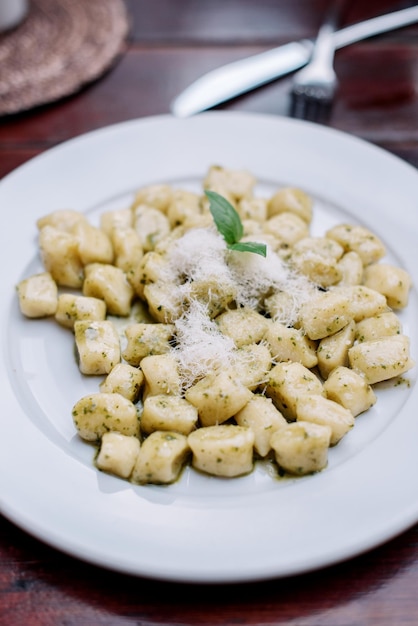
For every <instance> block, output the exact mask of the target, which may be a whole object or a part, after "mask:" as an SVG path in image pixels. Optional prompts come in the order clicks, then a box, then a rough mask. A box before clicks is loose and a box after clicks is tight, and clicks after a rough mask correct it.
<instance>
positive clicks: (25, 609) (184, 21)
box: [0, 0, 418, 626]
mask: <svg viewBox="0 0 418 626" xmlns="http://www.w3.org/2000/svg"><path fill="white" fill-rule="evenodd" d="M326 4H327V3H326V2H325V1H323V0H299V1H298V2H296V1H295V0H276V1H275V2H272V1H271V0H258V1H257V2H252V1H251V0H210V1H209V0H206V1H204V0H200V1H199V0H128V2H127V6H128V8H129V11H130V13H131V20H132V27H131V33H130V38H129V42H128V47H127V50H126V53H125V54H124V55H123V56H122V58H121V59H120V60H119V62H118V63H117V65H116V66H115V67H114V68H113V69H112V70H111V71H110V72H108V73H107V74H106V75H105V76H104V77H102V78H101V79H100V80H98V81H97V82H96V83H94V84H92V85H90V86H88V87H87V88H85V89H84V90H83V91H82V92H81V93H78V94H76V95H74V96H71V97H69V98H67V99H65V100H64V101H61V102H57V103H54V104H50V105H47V106H45V107H43V108H38V109H37V110H33V111H29V112H26V113H22V114H19V115H16V116H11V117H8V118H3V119H1V120H0V177H1V176H4V175H6V174H7V173H8V172H10V171H11V170H13V169H14V168H15V167H17V166H19V165H20V164H22V163H24V162H25V161H27V160H28V159H30V158H31V157H33V156H35V155H37V154H39V153H41V152H43V151H44V150H46V149H48V148H50V147H51V146H54V145H56V144H58V143H60V142H62V141H65V140H66V139H69V138H70V137H74V136H75V135H78V134H80V133H84V132H86V131H90V130H92V129H95V128H99V127H102V126H105V125H107V124H112V123H115V122H120V121H124V120H128V119H131V118H136V117H142V116H148V115H155V114H161V113H168V112H169V105H170V101H171V100H172V99H173V98H174V96H175V95H176V94H177V93H179V91H181V90H182V89H183V88H184V87H186V86H187V85H188V84H189V83H190V82H191V81H193V80H194V79H196V78H197V77H199V76H200V75H201V74H202V73H204V72H206V71H208V70H210V69H212V68H214V67H216V66H219V65H221V64H223V63H226V62H229V61H233V60H235V59H239V58H241V57H245V56H247V55H250V54H253V53H255V52H258V51H262V50H265V49H268V48H269V47H273V46H277V45H279V44H280V43H285V42H287V41H291V40H294V39H299V38H301V37H312V36H314V35H315V33H316V31H317V29H318V27H319V24H320V20H321V16H322V14H323V11H324V9H325V7H326ZM348 4H349V7H348V9H347V13H346V16H345V20H344V21H345V22H346V23H351V22H354V21H357V20H360V19H364V18H367V17H372V16H374V15H377V14H380V13H383V12H386V11H389V10H393V9H400V8H405V7H407V6H412V5H413V4H415V3H414V2H408V1H405V0H369V1H368V2H363V1H362V0H352V2H350V3H348ZM336 70H337V72H338V76H339V79H340V92H339V96H338V99H337V102H336V105H335V107H334V111H333V115H332V118H331V120H330V125H331V126H332V127H334V128H338V129H340V130H343V131H345V132H347V133H350V134H352V135H356V136H358V137H362V138H364V139H366V140H368V141H370V142H372V143H375V144H377V145H379V146H382V147H384V148H385V149H387V150H389V151H390V152H392V153H394V154H395V155H398V156H399V157H401V158H402V159H404V160H405V161H408V162H409V163H411V164H412V165H414V166H418V26H414V27H409V28H407V29H403V30H399V31H396V32H393V33H389V34H385V35H382V36H380V37H377V38H375V39H373V40H369V41H367V42H362V43H359V44H356V45H354V46H352V47H349V48H346V49H344V50H341V51H339V52H338V53H337V56H336ZM289 84H290V79H289V78H286V79H281V80H279V81H277V82H274V83H271V84H270V85H268V86H265V87H263V88H260V89H258V90H257V91H254V92H252V93H249V94H247V95H245V96H243V97H241V98H237V99H235V100H234V101H231V102H229V103H227V104H224V105H222V106H221V107H219V108H221V109H225V110H229V111H253V112H259V113H269V114H277V115H282V114H286V111H287V106H288V100H287V97H288V89H289ZM2 210H3V211H5V210H6V207H2ZM405 479H406V480H416V479H417V477H415V476H414V477H405ZM417 497H418V493H417ZM359 514H361V512H359ZM0 530H1V535H0V624H1V625H5V626H6V625H9V624H16V625H17V626H20V625H25V626H34V625H39V626H55V625H64V624H65V625H67V626H73V625H79V624H86V625H89V626H96V625H105V624H106V625H109V626H118V625H122V624H123V625H125V624H138V625H139V624H141V626H145V625H148V624H159V625H162V624H176V625H180V624H181V625H184V626H187V625H188V624H207V625H209V624H210V625H213V626H214V625H216V624H248V625H250V624H251V625H256V624H257V625H264V624H265V625H273V624H274V625H276V624H277V625H279V624H280V625H283V624H289V625H290V624H292V625H295V626H363V625H369V624H376V625H379V626H389V625H391V626H407V625H408V626H416V625H417V624H418V593H417V592H418V526H415V527H414V528H412V529H410V530H409V531H407V532H405V533H404V534H402V535H401V536H399V537H398V538H396V539H394V540H392V541H391V542H389V543H388V544H386V545H384V546H382V547H380V548H377V549H375V550H373V551H371V552H369V553H367V554H365V555H363V556H360V557H357V558H355V559H353V560H351V561H349V562H347V563H343V564H339V565H336V566H333V567H330V568H328V569H325V570H323V571H320V572H316V573H312V574H307V575H302V576H299V577H296V578H291V579H285V580H272V581H269V582H262V583H261V582H258V583H253V584H245V585H230V586H229V585H223V586H215V587H211V586H209V587H207V586H203V585H202V586H200V585H198V586H187V585H180V584H170V583H162V582H155V581H150V580H144V579H135V578H131V577H128V576H124V575H120V574H115V573H112V572H108V571H105V570H102V569H99V568H96V567H94V566H91V565H86V564H84V563H81V562H79V561H77V560H75V559H72V558H71V557H68V556H65V555H63V554H61V553H60V552H58V551H56V550H54V549H52V548H49V547H48V546H45V545H44V544H42V543H41V542H39V541H38V540H36V539H33V538H32V537H30V536H29V535H27V534H25V533H24V532H23V531H21V530H20V529H18V528H16V527H15V526H14V525H13V524H12V523H10V522H9V521H7V520H6V519H3V518H2V519H1V520H0Z"/></svg>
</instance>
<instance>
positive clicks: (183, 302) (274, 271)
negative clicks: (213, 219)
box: [162, 228, 315, 388]
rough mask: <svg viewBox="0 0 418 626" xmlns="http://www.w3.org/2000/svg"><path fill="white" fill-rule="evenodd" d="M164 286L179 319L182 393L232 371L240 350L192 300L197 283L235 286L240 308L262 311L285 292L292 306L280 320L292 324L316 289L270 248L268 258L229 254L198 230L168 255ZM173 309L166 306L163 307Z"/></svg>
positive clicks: (211, 234) (217, 238)
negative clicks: (214, 373) (201, 381)
mask: <svg viewBox="0 0 418 626" xmlns="http://www.w3.org/2000/svg"><path fill="white" fill-rule="evenodd" d="M166 258H167V264H166V267H165V270H164V275H163V277H162V278H163V280H164V282H168V283H170V285H171V290H170V299H171V300H172V302H175V303H176V305H177V306H178V303H180V310H181V314H180V316H179V317H178V318H177V319H176V320H174V325H175V329H176V333H175V334H176V339H177V345H176V347H175V348H173V351H174V353H175V356H176V358H177V360H178V362H179V367H180V371H181V375H182V379H183V385H184V387H186V388H187V387H188V386H190V385H191V384H192V383H193V382H194V381H195V380H197V379H198V378H201V377H202V376H205V375H206V374H207V373H208V372H210V371H211V370H213V369H216V368H218V367H220V366H228V365H231V366H232V365H233V363H234V358H235V355H236V354H235V353H236V346H235V344H234V342H233V341H232V339H230V338H228V337H225V336H224V335H223V334H222V333H221V332H220V330H219V328H218V326H217V324H216V322H214V321H213V320H212V319H211V317H210V315H209V311H208V306H207V303H205V302H201V301H200V300H199V299H197V298H196V297H194V296H193V295H192V288H193V284H194V283H195V282H196V281H209V280H211V279H212V280H213V278H214V277H215V279H216V281H217V282H218V283H222V282H225V283H232V284H234V285H235V286H236V291H237V295H236V298H235V302H236V305H237V306H239V307H241V306H248V307H251V308H253V309H255V310H258V311H260V310H262V309H263V305H264V299H265V298H266V297H267V296H271V295H272V294H274V293H276V292H284V293H286V294H287V296H288V297H289V299H290V302H291V306H290V307H287V308H286V311H285V313H283V311H282V314H281V316H280V321H281V322H282V323H285V324H288V325H291V324H293V323H294V322H295V321H296V319H297V317H298V313H299V309H300V307H301V306H302V304H303V303H304V302H306V300H307V299H308V298H309V297H311V295H312V293H313V291H314V290H315V286H314V285H313V284H312V283H311V282H310V281H309V279H308V278H306V277H305V276H303V275H302V274H298V273H297V272H296V271H295V270H294V269H292V268H291V267H290V266H289V265H288V264H286V263H285V261H283V260H282V259H281V258H280V257H279V256H278V255H277V254H276V253H275V252H274V251H273V250H272V249H271V248H269V247H267V256H266V257H262V256H261V255H259V254H254V253H251V252H241V251H240V252H237V251H233V250H229V249H228V248H227V245H226V243H225V240H224V239H223V237H222V236H221V235H220V234H219V233H218V232H217V231H216V230H215V229H214V228H195V229H191V230H189V231H187V232H186V233H185V235H183V236H182V237H180V238H178V239H176V240H174V241H173V242H172V244H171V245H170V246H169V248H168V250H167V257H166ZM164 305H165V306H169V303H168V302H165V303H164Z"/></svg>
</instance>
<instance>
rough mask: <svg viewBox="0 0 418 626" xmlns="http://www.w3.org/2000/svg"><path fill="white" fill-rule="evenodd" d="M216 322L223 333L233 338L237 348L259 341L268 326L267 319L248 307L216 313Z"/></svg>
mask: <svg viewBox="0 0 418 626" xmlns="http://www.w3.org/2000/svg"><path fill="white" fill-rule="evenodd" d="M216 323H217V325H218V326H219V330H220V331H221V333H222V334H223V335H227V336H228V337H231V339H233V340H234V343H235V345H236V346H237V348H241V347H242V346H245V345H248V344H250V343H258V342H259V341H261V340H262V338H263V337H264V334H265V332H266V330H267V327H268V320H267V319H266V318H265V317H264V316H263V315H261V314H260V313H257V311H254V310H253V309H250V308H249V307H242V308H239V309H232V310H228V311H225V312H224V313H221V314H220V315H218V317H217V318H216Z"/></svg>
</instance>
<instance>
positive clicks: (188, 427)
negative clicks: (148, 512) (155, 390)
mask: <svg viewBox="0 0 418 626" xmlns="http://www.w3.org/2000/svg"><path fill="white" fill-rule="evenodd" d="M197 419H198V415H197V409H196V407H194V406H193V405H192V404H190V402H188V401H187V400H185V399H184V398H181V397H180V396H169V395H167V394H159V395H156V396H147V397H146V398H145V400H144V408H143V411H142V415H141V431H142V432H144V433H152V432H154V431H155V430H169V431H174V432H176V433H181V434H183V435H188V434H189V433H191V432H192V430H194V429H195V428H196V425H197Z"/></svg>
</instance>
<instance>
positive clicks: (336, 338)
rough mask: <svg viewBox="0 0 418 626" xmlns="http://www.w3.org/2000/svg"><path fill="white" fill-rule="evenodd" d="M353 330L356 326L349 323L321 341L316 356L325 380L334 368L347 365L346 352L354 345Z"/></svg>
mask: <svg viewBox="0 0 418 626" xmlns="http://www.w3.org/2000/svg"><path fill="white" fill-rule="evenodd" d="M355 329H356V325H355V323H354V322H353V321H351V322H350V323H349V324H347V326H345V327H344V328H342V329H341V330H339V331H338V332H337V333H335V334H334V335H330V336H329V337H324V339H321V341H320V342H319V345H318V348H317V351H316V354H317V357H318V369H319V372H320V374H321V376H322V378H324V379H326V378H327V377H328V376H329V374H330V372H332V370H333V369H335V368H336V367H338V366H340V365H348V350H349V349H350V348H351V346H352V345H353V343H354V338H355Z"/></svg>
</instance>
